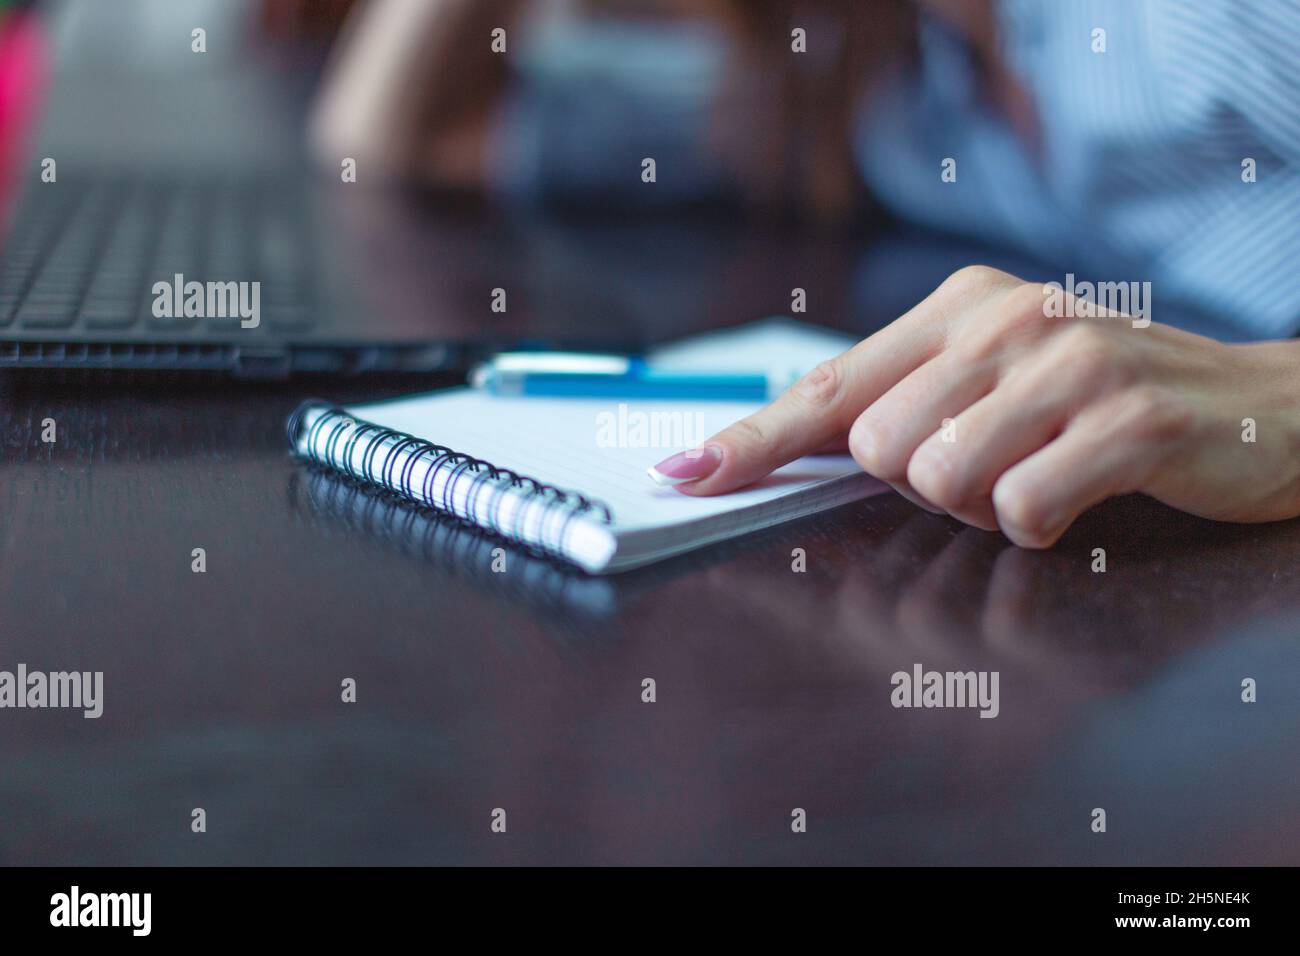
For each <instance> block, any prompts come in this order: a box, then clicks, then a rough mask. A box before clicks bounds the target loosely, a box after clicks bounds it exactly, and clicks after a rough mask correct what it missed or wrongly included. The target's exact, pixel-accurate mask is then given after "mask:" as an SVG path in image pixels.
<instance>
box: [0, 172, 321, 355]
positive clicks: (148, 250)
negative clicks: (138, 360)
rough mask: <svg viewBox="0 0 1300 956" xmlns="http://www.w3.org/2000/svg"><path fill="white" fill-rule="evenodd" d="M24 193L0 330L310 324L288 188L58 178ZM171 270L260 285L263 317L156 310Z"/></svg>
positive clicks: (300, 225)
mask: <svg viewBox="0 0 1300 956" xmlns="http://www.w3.org/2000/svg"><path fill="white" fill-rule="evenodd" d="M25 198H26V202H25V203H24V204H23V206H22V207H21V208H20V209H19V210H18V212H17V214H16V216H15V217H14V221H13V222H12V223H11V227H10V229H9V231H8V232H9V235H8V239H7V240H6V242H5V245H4V247H3V249H0V335H3V333H4V331H5V330H7V329H9V330H11V329H15V328H21V329H25V330H33V331H36V330H40V331H44V332H47V333H53V335H52V336H51V337H57V338H63V337H65V336H67V337H74V336H75V334H76V333H77V332H78V331H81V330H84V331H93V332H96V333H101V334H102V333H110V334H112V333H121V334H123V335H124V336H136V335H139V334H141V333H146V334H147V333H158V332H168V333H173V334H174V333H176V332H182V333H186V332H188V333H192V334H193V335H194V336H195V337H196V338H199V339H203V338H207V337H209V336H220V337H221V338H223V339H229V338H230V337H231V335H232V334H233V333H239V335H240V336H246V335H251V336H258V334H259V333H264V332H271V333H297V332H304V331H307V330H309V329H310V328H311V327H312V326H313V324H314V322H315V314H316V309H315V300H314V294H313V293H314V284H313V281H312V264H311V262H312V258H311V256H310V255H309V254H308V249H309V242H310V234H309V227H308V219H307V217H306V215H305V210H304V209H303V207H302V202H303V200H302V197H301V194H299V193H298V192H297V191H296V190H295V189H293V188H292V187H285V186H283V185H278V186H277V185H275V184H269V183H267V184H264V183H257V184H221V185H210V186H209V185H205V186H196V185H194V184H189V183H186V184H175V185H160V184H157V183H152V182H151V183H147V184H145V183H133V182H96V183H93V184H90V185H85V186H74V185H72V184H65V183H62V182H60V183H58V184H51V185H47V186H43V187H36V188H35V189H33V190H32V191H31V192H30V193H29V194H28V195H27V196H26V197H25ZM178 274H179V275H181V276H182V277H183V280H182V281H183V282H191V281H197V282H200V283H204V284H205V286H206V284H207V283H215V282H220V283H227V282H237V283H245V282H258V283H260V289H259V295H260V303H259V320H260V321H259V324H258V325H257V327H255V328H245V327H242V325H241V316H240V315H239V314H238V312H237V310H236V314H233V315H215V316H214V315H206V314H205V315H202V316H193V315H191V316H188V317H187V316H185V315H184V314H181V315H179V316H176V317H158V316H155V315H154V300H155V295H154V291H153V289H154V284H155V283H157V282H165V283H167V284H168V285H169V286H171V285H172V284H173V281H174V278H175V276H176V275H178ZM181 311H182V313H183V312H184V310H183V309H182V310H181ZM219 311H225V312H229V311H231V310H230V309H224V310H219Z"/></svg>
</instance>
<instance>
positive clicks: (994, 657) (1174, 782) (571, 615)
mask: <svg viewBox="0 0 1300 956" xmlns="http://www.w3.org/2000/svg"><path fill="white" fill-rule="evenodd" d="M772 261H776V260H772ZM728 281H732V282H734V281H735V274H734V273H732V274H731V276H730V279H729V280H728ZM775 285H776V286H778V287H781V288H784V287H786V286H788V285H789V283H788V281H786V280H785V279H784V278H783V277H779V276H778V277H777V279H776V281H775ZM746 308H748V305H746ZM430 384H435V383H432V382H429V381H427V380H425V381H420V382H415V381H411V380H405V381H397V382H394V381H387V382H353V383H351V384H345V385H339V384H337V383H321V382H306V383H292V384H288V385H280V386H270V385H266V386H240V387H237V388H236V387H234V386H231V385H229V384H226V383H221V382H216V381H205V382H191V383H179V384H178V383H172V384H168V383H165V382H164V383H158V382H156V381H139V382H134V383H133V382H130V381H126V382H122V381H118V382H94V381H87V380H81V379H65V380H62V381H61V380H59V379H57V378H52V377H48V376H38V375H30V376H24V377H21V378H8V379H4V380H0V423H2V427H3V431H2V432H0V441H2V444H0V454H2V460H0V503H2V507H0V669H13V668H14V667H15V666H16V665H17V664H18V663H20V662H21V663H25V664H27V665H28V667H29V668H32V669H43V670H66V669H76V670H102V671H103V672H104V681H105V691H104V692H105V701H104V714H103V716H102V717H101V718H100V719H98V720H86V719H84V718H83V717H82V716H81V714H80V713H79V712H67V711H50V710H46V711H32V710H0V863H8V864H19V863H22V864H31V863H45V864H118V863H127V864H144V863H162V864H196V863H223V864H226V863H229V864H235V863H245V864H262V863H289V864H299V863H302V864H308V863H508V862H529V863H537V862H561V863H577V862H581V863H622V862H647V863H666V862H693V863H735V862H758V863H814V862H832V863H984V862H989V863H1020V862H1034V863H1151V864H1156V863H1159V864H1184V863H1186V864H1192V863H1243V864H1249V863H1284V862H1285V863H1293V864H1294V863H1297V862H1300V822H1298V820H1297V814H1296V808H1297V807H1298V806H1300V761H1297V760H1296V759H1295V753H1296V750H1295V741H1296V739H1297V734H1298V733H1300V522H1289V523H1285V524H1277V525H1270V526H1256V527H1237V526H1227V525H1215V524H1212V523H1209V522H1204V521H1199V520H1195V519H1192V518H1189V517H1186V516H1183V515H1179V514H1176V513H1174V512H1172V511H1170V510H1168V509H1165V508H1163V507H1161V506H1159V505H1156V504H1154V503H1152V502H1150V501H1146V500H1141V499H1127V500H1120V501H1114V502H1111V503H1108V504H1107V505H1104V506H1103V507H1101V508H1098V509H1096V510H1095V511H1094V512H1093V513H1091V514H1089V515H1087V516H1086V517H1085V519H1084V520H1082V521H1081V522H1080V523H1079V524H1078V525H1077V526H1076V527H1075V528H1074V529H1072V530H1071V532H1070V533H1069V534H1068V535H1067V537H1066V538H1065V539H1064V540H1063V541H1062V542H1061V543H1060V545H1059V546H1058V547H1056V548H1054V549H1053V550H1051V551H1048V552H1045V553H1031V552H1026V551H1020V550H1017V549H1016V548H1014V547H1011V546H1010V545H1009V544H1008V543H1007V542H1006V541H1005V540H1004V539H1003V538H1002V537H1001V536H999V535H997V534H989V533H985V532H981V531H976V530H972V529H968V528H965V527H963V526H961V525H960V524H958V523H956V522H953V521H950V520H947V519H944V518H939V517H935V516H931V515H929V514H926V513H923V512H920V511H918V510H917V509H915V508H913V507H912V506H910V505H909V504H907V503H906V502H904V501H902V500H900V499H897V498H895V497H892V496H890V497H882V498H879V499H876V500H872V501H868V502H865V503H862V504H860V505H855V506H851V507H847V508H844V509H841V510H839V511H837V512H834V513H831V514H827V515H824V516H821V517H819V518H816V519H813V520H808V521H803V522H798V523H795V524H792V525H789V526H786V527H782V528H778V529H774V530H772V531H769V532H765V533H762V534H759V535H755V536H752V537H750V538H747V539H744V540H740V541H735V542H731V543H728V544H725V545H723V546H719V547H715V548H711V549H708V550H705V551H701V552H699V553H697V554H694V555H689V556H686V557H683V558H680V559H677V560H674V561H671V562H668V563H666V564H663V565H659V566H656V567H652V568H648V569H646V570H643V571H640V572H634V573H632V574H628V575H624V576H620V577H615V578H609V579H588V578H582V577H580V576H575V575H572V574H568V573H564V572H561V571H558V570H556V569H554V568H553V567H551V566H549V565H541V564H538V563H536V562H531V561H528V560H525V559H522V558H519V559H515V558H511V559H510V561H511V562H512V563H510V564H509V565H508V567H509V570H508V571H507V573H504V574H494V573H492V572H491V570H490V557H489V555H488V553H487V552H485V551H484V549H483V548H482V547H481V545H479V544H476V539H474V538H473V537H472V536H469V535H466V534H464V533H457V532H455V531H453V530H451V529H448V528H446V527H445V526H440V525H438V524H436V523H432V522H426V521H423V520H421V521H416V522H409V523H403V522H402V521H400V520H396V519H395V517H394V514H393V511H392V509H391V508H390V507H389V506H387V505H384V504H382V503H376V502H375V501H373V500H372V499H367V498H365V497H364V496H358V495H356V494H355V493H353V492H351V491H350V490H349V489H347V488H346V487H345V486H340V485H338V484H337V483H336V482H333V481H331V480H329V479H324V478H321V477H319V476H313V474H312V473H310V472H308V471H306V470H304V469H303V468H302V467H301V466H300V465H298V464H297V463H295V462H294V461H293V460H292V459H291V458H290V457H289V455H288V453H287V449H286V445H285V439H284V435H283V422H284V419H285V416H286V415H287V414H288V412H289V411H290V410H291V409H292V408H293V407H294V406H295V405H296V404H297V402H298V401H299V400H300V399H301V398H303V397H304V396H306V395H307V394H311V393H325V394H328V395H329V396H330V397H335V398H338V399H340V400H346V399H359V398H365V397H378V396H380V395H384V394H395V393H397V392H399V391H402V390H411V389H412V388H416V387H421V386H423V385H430ZM46 418H52V419H54V421H55V422H56V423H57V438H58V440H57V442H56V443H54V444H46V443H43V442H42V441H41V431H42V427H41V423H42V421H43V420H44V419H46ZM200 547H201V548H203V549H205V552H206V562H207V570H206V572H205V573H202V574H196V573H193V572H192V570H191V562H192V558H191V553H192V550H193V549H194V548H200ZM794 548H803V549H804V550H805V552H806V555H807V571H806V572H805V573H795V572H793V571H792V570H791V552H792V550H793V549H794ZM1094 548H1104V549H1105V551H1106V556H1107V570H1106V572H1105V573H1094V572H1093V571H1092V570H1091V565H1092V561H1093V559H1092V552H1093V549H1094ZM917 663H919V664H922V665H923V666H924V667H925V668H926V669H935V670H960V671H967V670H990V671H997V672H998V673H999V675H1000V714H999V716H998V717H997V718H996V719H980V718H979V717H978V715H977V713H976V712H975V711H973V710H910V709H895V708H893V707H892V706H891V705H890V694H891V690H892V686H891V682H890V677H891V674H893V673H894V672H895V671H899V670H905V671H910V670H911V668H912V667H913V665H914V664H917ZM647 677H650V678H653V679H654V680H655V681H656V690H657V701H656V702H655V703H653V704H649V703H643V702H642V699H641V694H642V680H643V679H644V678H647ZM1246 677H1251V678H1254V679H1255V680H1256V681H1257V682H1258V698H1259V699H1258V702H1257V703H1254V704H1245V703H1242V702H1241V700H1240V695H1241V682H1242V680H1243V678H1246ZM345 678H353V679H354V680H355V681H356V683H357V701H356V703H343V702H342V700H341V682H342V681H343V680H344V679H345ZM196 807H202V808H204V810H205V811H206V813H207V832H206V833H203V834H195V833H192V832H191V828H190V823H191V811H192V810H193V809H194V808H196ZM1098 807H1100V808H1104V809H1105V810H1106V812H1107V832H1106V833H1104V834H1095V833H1093V832H1091V829H1090V824H1091V823H1092V819H1093V818H1092V811H1093V809H1094V808H1098ZM495 808H503V809H505V811H506V814H507V817H506V819H507V832H506V833H505V834H494V833H492V832H491V830H490V822H491V814H492V812H493V810H494V809H495ZM795 808H802V809H804V810H805V811H806V813H807V820H808V823H807V832H806V833H802V834H796V833H794V832H792V830H791V814H792V811H793V810H794V809H795Z"/></svg>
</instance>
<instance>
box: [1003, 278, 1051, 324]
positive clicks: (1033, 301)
mask: <svg viewBox="0 0 1300 956" xmlns="http://www.w3.org/2000/svg"><path fill="white" fill-rule="evenodd" d="M1047 301H1048V296H1047V295H1045V294H1044V293H1043V287H1042V286H1041V285H1039V284H1037V283H1035V282H1022V283H1020V284H1019V285H1017V286H1016V287H1015V288H1014V289H1012V290H1011V291H1010V292H1008V293H1007V305H1008V306H1009V309H1008V312H1009V313H1010V314H1011V315H1014V316H1016V317H1018V318H1020V319H1021V320H1035V321H1042V322H1043V323H1046V320H1047V307H1046V303H1047Z"/></svg>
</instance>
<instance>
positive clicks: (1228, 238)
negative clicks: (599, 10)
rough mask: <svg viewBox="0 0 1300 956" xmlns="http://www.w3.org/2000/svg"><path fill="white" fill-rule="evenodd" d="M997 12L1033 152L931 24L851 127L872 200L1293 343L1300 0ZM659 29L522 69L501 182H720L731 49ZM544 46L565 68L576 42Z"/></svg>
mask: <svg viewBox="0 0 1300 956" xmlns="http://www.w3.org/2000/svg"><path fill="white" fill-rule="evenodd" d="M996 15H997V18H998V26H999V37H1000V42H1001V45H1002V50H1001V53H1002V59H1003V62H1004V64H1005V65H1006V67H1007V69H1008V70H1009V71H1010V72H1011V73H1012V75H1013V76H1014V77H1015V78H1016V80H1017V81H1018V82H1019V83H1020V84H1021V86H1022V87H1023V88H1024V90H1025V92H1026V93H1027V95H1028V97H1029V99H1030V100H1031V102H1032V103H1033V105H1034V108H1035V111H1036V118H1037V124H1038V127H1039V132H1040V137H1039V138H1040V143H1039V144H1038V149H1037V150H1032V149H1031V148H1030V147H1029V146H1027V144H1026V143H1025V142H1024V141H1023V140H1022V139H1021V138H1020V137H1018V136H1017V135H1016V134H1015V133H1014V132H1013V130H1012V128H1011V126H1010V125H1009V124H1008V122H1007V120H1006V118H1005V117H1004V116H1002V115H1001V114H999V113H997V112H996V111H995V110H993V109H992V108H991V107H990V106H989V105H988V104H987V103H986V101H985V100H984V99H983V98H982V97H981V94H980V92H979V84H978V83H977V82H976V81H975V80H976V77H975V73H974V66H973V62H972V59H971V55H970V53H969V51H968V49H967V47H966V46H965V44H964V43H963V42H962V41H961V40H960V38H958V37H957V36H955V35H953V34H952V33H951V32H949V31H947V30H946V29H945V28H943V27H941V26H940V25H939V24H938V23H936V22H934V21H932V20H929V19H927V18H924V17H923V19H922V24H921V33H920V40H921V53H922V56H921V58H920V62H919V65H918V66H917V67H916V69H915V70H912V71H910V72H909V73H907V74H904V75H900V76H898V77H897V78H896V79H894V80H893V81H891V82H890V83H889V84H888V85H887V86H886V87H885V88H884V89H883V90H882V91H881V92H880V93H879V94H878V95H876V96H873V97H872V98H871V100H870V102H869V103H868V104H867V106H866V107H865V108H864V114H863V116H862V118H861V122H860V124H859V127H858V134H857V137H856V147H857V156H858V159H859V166H860V169H861V171H862V175H863V177H864V179H865V181H866V183H867V185H868V186H869V187H870V189H871V190H872V191H873V193H874V194H875V195H876V196H877V197H878V198H879V199H880V200H881V201H882V202H883V203H884V204H885V205H886V206H887V207H888V208H890V209H891V210H892V211H893V212H894V213H896V214H897V215H898V216H900V217H902V218H903V219H905V220H908V221H912V222H916V223H919V224H922V225H926V226H930V227H934V228H937V229H942V230H946V231H950V232H953V231H955V232H959V233H962V234H965V235H968V236H970V237H972V238H975V239H977V240H979V241H983V242H992V243H999V244H1003V245H1007V246H1010V247H1012V248H1015V249H1019V250H1023V251H1025V252H1028V253H1032V254H1034V255H1035V256H1036V257H1038V258H1040V259H1044V260H1047V261H1051V262H1054V263H1060V264H1061V265H1062V268H1063V270H1064V269H1065V268H1068V269H1071V270H1072V271H1074V272H1075V273H1078V274H1079V275H1080V277H1081V278H1082V277H1084V276H1086V277H1087V278H1089V279H1092V280H1104V281H1115V282H1119V281H1125V282H1127V281H1150V282H1151V296H1152V304H1151V305H1152V312H1151V318H1153V319H1154V320H1155V321H1162V314H1165V315H1168V316H1170V317H1171V318H1172V317H1173V316H1176V315H1177V314H1178V313H1179V311H1180V308H1182V307H1190V308H1193V309H1195V310H1198V311H1203V312H1208V313H1210V314H1212V315H1214V316H1216V317H1217V318H1218V319H1220V320H1221V322H1222V323H1224V327H1223V330H1222V331H1221V332H1220V334H1222V335H1224V337H1231V338H1270V337H1280V336H1286V335H1292V334H1295V333H1296V332H1297V331H1298V330H1300V3H1297V2H1296V0H1068V2H1067V0H1000V2H999V3H998V4H997V5H996ZM593 29H594V30H595V31H596V32H591V31H592V30H593ZM656 30H657V31H658V32H657V33H656V32H654V31H651V32H649V33H647V31H646V30H645V29H644V28H637V29H636V30H635V31H632V30H627V31H625V32H624V33H623V34H622V36H623V38H624V39H625V40H626V43H635V44H636V52H637V56H635V57H628V56H626V54H627V53H628V51H629V49H631V47H629V46H627V45H626V43H624V45H622V46H620V42H621V41H620V39H619V34H618V31H617V29H616V28H615V29H613V32H611V28H609V27H607V26H606V27H599V28H579V29H577V30H571V33H570V36H569V38H568V45H569V48H570V51H572V49H573V48H574V47H575V46H576V47H581V49H582V50H583V53H584V55H585V57H586V58H587V62H588V69H587V71H586V72H582V71H579V75H577V76H576V77H574V76H573V75H570V76H569V80H570V82H569V85H568V86H567V87H566V86H565V85H564V84H563V83H560V84H556V83H555V82H554V81H553V76H549V75H548V74H547V73H546V70H544V69H539V70H537V71H535V72H534V73H532V74H531V75H530V74H529V73H528V72H527V71H525V74H524V76H523V77H522V79H523V81H524V82H523V83H522V84H521V87H522V91H523V92H522V95H520V96H518V97H517V98H516V105H515V107H514V109H513V111H512V113H510V114H508V115H511V116H512V117H513V118H512V119H511V120H509V125H510V127H511V129H512V130H513V132H510V133H507V134H506V139H505V141H503V142H502V143H501V145H502V146H503V147H504V148H503V149H501V150H499V153H500V155H502V156H504V157H505V158H506V160H505V161H506V162H507V163H513V164H514V165H513V168H509V169H507V168H504V167H503V168H502V169H500V170H499V171H498V172H499V183H500V184H501V185H502V188H504V189H507V190H508V191H514V192H524V193H534V194H535V193H538V192H545V191H547V190H549V189H559V190H562V191H568V192H581V191H582V190H583V189H590V190H594V191H599V189H600V187H601V186H602V185H604V184H608V183H611V182H619V183H627V182H628V179H627V178H626V176H627V173H626V170H627V169H628V168H629V167H628V166H627V165H626V163H628V162H632V163H633V165H634V167H635V166H636V164H639V162H640V157H643V156H656V157H660V159H659V165H660V167H661V168H668V169H673V170H675V171H676V174H675V176H673V177H671V178H670V177H668V176H664V177H663V181H664V183H665V188H663V189H657V190H655V191H653V192H654V195H655V197H656V198H657V199H680V198H695V197H696V196H697V195H699V194H703V193H706V192H708V191H709V190H716V189H718V188H719V186H720V184H723V183H725V179H726V177H725V173H724V172H723V170H722V169H721V168H720V166H719V163H718V161H717V159H716V158H715V157H712V156H710V155H709V152H708V150H707V149H705V148H704V147H703V145H702V144H703V142H704V140H705V137H706V131H707V127H708V124H709V122H710V107H711V93H712V92H713V87H714V86H716V82H717V70H716V65H717V64H719V63H721V62H723V58H724V57H725V55H726V51H725V48H724V44H725V41H724V40H722V39H720V38H717V37H712V38H709V37H707V36H706V37H701V36H700V35H699V34H698V32H697V33H696V34H694V35H690V36H689V37H688V33H687V32H686V30H685V28H682V27H676V28H672V27H669V28H664V27H659V28H656ZM600 31H604V32H600ZM1098 31H1104V51H1103V49H1102V47H1101V45H1100V41H1101V40H1102V39H1103V34H1101V33H1098ZM633 36H635V40H631V39H629V38H631V37H633ZM547 42H549V43H550V44H551V46H550V48H549V50H548V54H549V56H550V57H551V58H553V59H554V58H557V57H558V58H560V59H563V58H564V52H563V51H564V47H565V43H564V42H563V41H562V40H560V41H557V40H556V38H555V36H554V35H552V36H551V37H550V38H549V40H548V41H547ZM709 43H712V44H713V46H712V48H711V49H712V52H710V47H709V46H708V44H709ZM656 45H657V48H658V50H659V55H658V56H656V55H655V54H654V52H653V49H654V48H655V47H656ZM601 50H603V51H604V52H603V54H602V53H601V52H600V51H601ZM602 58H603V59H602ZM593 62H595V63H596V64H597V65H596V67H595V68H594V72H593V70H592V68H591V64H592V63H593ZM630 62H635V63H636V64H638V66H637V70H639V72H635V73H632V72H629V67H628V66H627V65H626V64H627V63H630ZM656 70H658V71H660V72H656ZM665 78H667V79H668V80H671V82H666V81H664V80H665ZM521 104H528V105H527V106H524V107H521ZM628 116H635V117H637V120H636V122H635V123H633V124H628V123H627V122H626V117H628ZM620 118H622V119H623V121H622V122H621V123H620V122H619V119H620ZM540 130H549V133H541V132H539V131H540ZM665 156H667V157H668V159H669V162H665V161H664V159H663V157H665ZM525 157H526V159H525ZM949 159H951V160H955V171H956V177H955V181H952V182H945V181H944V180H943V178H942V176H941V172H942V170H943V164H944V161H945V160H949ZM522 162H526V163H527V169H526V170H524V169H522V168H521V167H520V163H522ZM684 167H689V170H690V171H689V173H686V172H684V171H683V170H684ZM1248 168H1249V170H1251V171H1253V176H1251V175H1250V174H1249V172H1248ZM1252 178H1253V180H1254V181H1247V180H1249V179H1252ZM1062 278H1063V277H1062ZM1167 320H1168V319H1166V321H1167Z"/></svg>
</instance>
